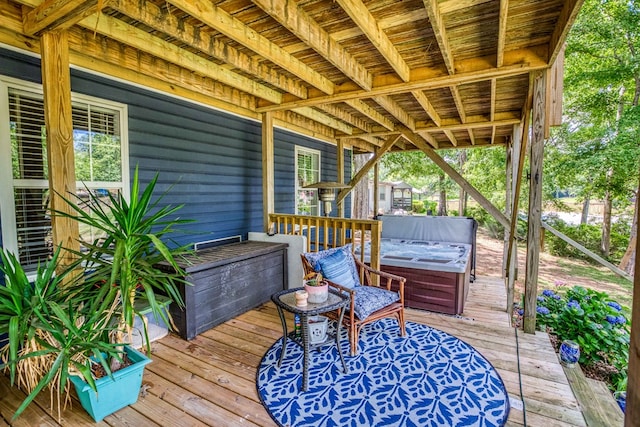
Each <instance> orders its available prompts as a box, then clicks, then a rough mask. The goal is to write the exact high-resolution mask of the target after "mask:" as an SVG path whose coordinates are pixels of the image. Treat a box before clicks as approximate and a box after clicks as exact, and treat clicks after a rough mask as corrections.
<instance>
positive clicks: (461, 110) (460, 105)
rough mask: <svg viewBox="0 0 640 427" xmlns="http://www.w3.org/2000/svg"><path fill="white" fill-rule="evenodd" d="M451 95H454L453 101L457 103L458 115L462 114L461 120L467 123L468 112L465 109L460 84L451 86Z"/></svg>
mask: <svg viewBox="0 0 640 427" xmlns="http://www.w3.org/2000/svg"><path fill="white" fill-rule="evenodd" d="M449 89H450V90H451V96H452V97H453V102H454V103H455V104H456V110H458V116H460V121H461V122H462V123H466V121H467V113H465V111H464V104H463V103H462V97H461V96H460V90H458V86H450V87H449Z"/></svg>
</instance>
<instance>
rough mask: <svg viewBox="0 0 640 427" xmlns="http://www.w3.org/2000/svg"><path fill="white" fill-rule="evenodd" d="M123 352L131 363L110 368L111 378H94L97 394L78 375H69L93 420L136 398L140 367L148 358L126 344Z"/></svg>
mask: <svg viewBox="0 0 640 427" xmlns="http://www.w3.org/2000/svg"><path fill="white" fill-rule="evenodd" d="M125 352H126V353H127V355H128V356H129V359H130V360H131V361H132V362H133V363H132V364H131V365H129V366H127V367H126V368H124V369H120V370H118V371H116V372H114V373H113V378H110V377H108V376H107V377H103V378H100V379H98V380H97V381H96V386H97V388H98V393H97V394H96V392H95V391H93V389H92V388H91V387H90V386H89V384H87V383H86V382H85V381H84V380H83V379H82V378H81V377H79V376H75V375H74V376H71V377H70V378H71V382H72V383H73V385H74V386H75V388H76V393H78V398H79V399H80V403H81V404H82V407H83V408H84V409H85V411H87V412H88V413H89V415H91V417H93V419H94V420H96V422H97V421H102V419H103V418H104V417H106V416H107V415H110V414H113V413H114V412H116V411H118V410H120V409H122V408H124V407H125V406H128V405H131V404H133V403H136V401H137V400H138V394H139V393H140V387H141V386H142V374H143V372H144V367H145V366H146V365H147V363H150V362H151V359H149V358H148V357H147V356H145V355H144V354H142V353H140V352H139V351H137V350H135V349H133V348H131V347H129V346H127V347H125Z"/></svg>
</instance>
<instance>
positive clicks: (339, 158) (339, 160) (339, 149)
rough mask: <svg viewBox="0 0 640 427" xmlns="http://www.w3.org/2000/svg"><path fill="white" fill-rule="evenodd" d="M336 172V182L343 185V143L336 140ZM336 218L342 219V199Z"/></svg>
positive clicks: (340, 140)
mask: <svg viewBox="0 0 640 427" xmlns="http://www.w3.org/2000/svg"><path fill="white" fill-rule="evenodd" d="M336 171H337V175H338V176H337V177H336V178H337V180H336V181H337V182H339V183H340V184H344V142H342V139H338V144H337V145H336ZM352 203H353V202H352ZM338 217H339V218H344V199H343V200H341V201H340V203H338Z"/></svg>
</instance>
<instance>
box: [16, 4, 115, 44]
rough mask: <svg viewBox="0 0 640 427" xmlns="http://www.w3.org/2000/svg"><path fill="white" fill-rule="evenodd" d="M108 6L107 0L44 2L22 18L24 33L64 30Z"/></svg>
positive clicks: (32, 33)
mask: <svg viewBox="0 0 640 427" xmlns="http://www.w3.org/2000/svg"><path fill="white" fill-rule="evenodd" d="M108 5H109V0H45V1H44V2H42V3H41V4H40V5H39V6H38V7H36V8H35V9H33V10H32V11H30V12H28V13H27V14H26V15H25V18H24V33H25V34H27V35H31V36H32V35H34V34H38V33H41V32H43V31H51V30H65V29H67V28H70V27H72V26H74V25H75V24H76V23H78V22H79V21H81V20H82V19H84V18H85V17H87V16H89V15H93V14H94V13H96V12H99V11H100V10H101V9H102V8H103V7H105V6H108Z"/></svg>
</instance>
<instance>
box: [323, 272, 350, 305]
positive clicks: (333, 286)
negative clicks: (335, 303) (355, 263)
mask: <svg viewBox="0 0 640 427" xmlns="http://www.w3.org/2000/svg"><path fill="white" fill-rule="evenodd" d="M324 280H325V281H326V282H327V283H328V284H329V287H331V288H335V289H337V290H338V291H339V292H346V293H348V294H349V310H350V313H355V311H354V310H355V304H356V302H355V301H356V291H355V290H353V289H351V288H347V287H346V286H342V285H338V284H337V283H335V282H332V281H331V280H327V279H324Z"/></svg>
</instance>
